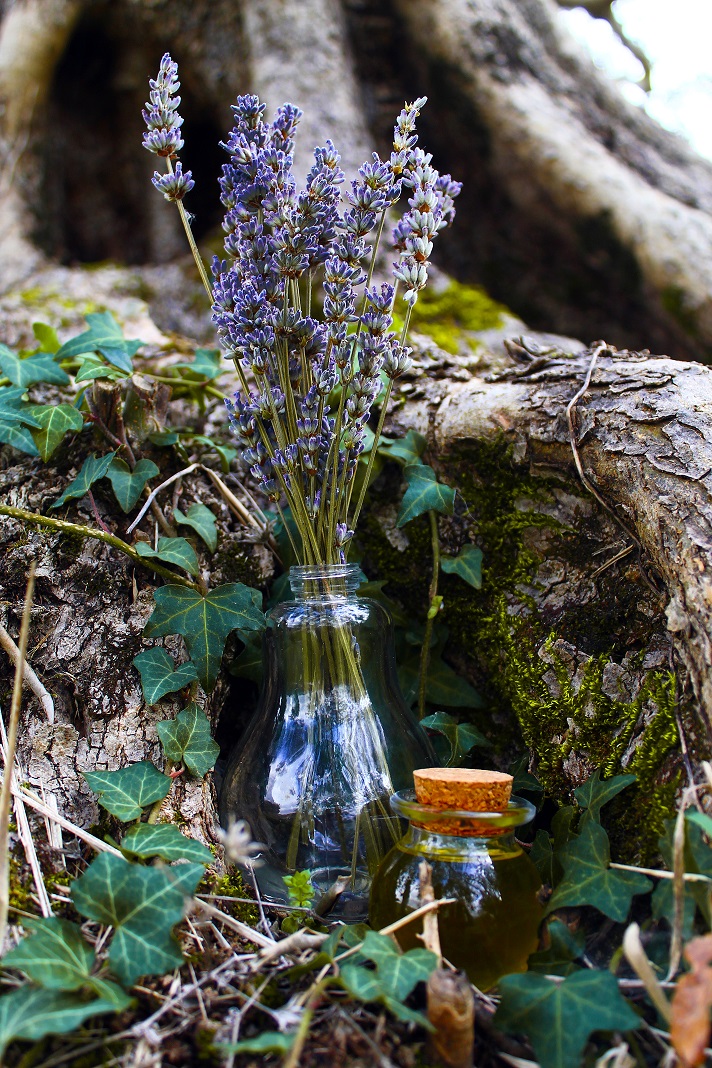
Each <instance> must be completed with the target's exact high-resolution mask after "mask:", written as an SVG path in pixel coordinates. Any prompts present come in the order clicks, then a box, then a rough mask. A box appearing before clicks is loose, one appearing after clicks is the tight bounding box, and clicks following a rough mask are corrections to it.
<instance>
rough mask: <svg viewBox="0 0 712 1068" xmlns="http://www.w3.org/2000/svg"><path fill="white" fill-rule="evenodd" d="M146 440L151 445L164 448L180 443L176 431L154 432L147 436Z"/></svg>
mask: <svg viewBox="0 0 712 1068" xmlns="http://www.w3.org/2000/svg"><path fill="white" fill-rule="evenodd" d="M148 440H149V441H150V442H151V444H152V445H158V446H159V448H165V447H167V446H168V445H177V444H178V442H179V441H180V434H179V433H178V431H177V430H155V431H154V432H153V434H149V435H148Z"/></svg>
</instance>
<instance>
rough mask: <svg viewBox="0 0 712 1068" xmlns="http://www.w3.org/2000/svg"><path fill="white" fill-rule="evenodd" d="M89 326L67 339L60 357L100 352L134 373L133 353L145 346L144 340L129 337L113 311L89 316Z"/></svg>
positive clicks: (58, 357)
mask: <svg viewBox="0 0 712 1068" xmlns="http://www.w3.org/2000/svg"><path fill="white" fill-rule="evenodd" d="M86 321H87V323H88V325H89V329H88V330H85V331H84V333H83V334H79V336H78V337H73V338H72V339H71V340H70V341H67V342H65V344H64V345H62V347H61V349H60V350H59V352H58V353H57V359H59V360H67V359H70V358H73V357H75V356H84V355H86V354H87V353H92V352H99V353H101V355H102V356H103V357H104V359H105V360H107V361H108V362H109V363H110V364H112V365H113V366H114V367H118V368H119V369H120V370H121V371H126V372H127V373H129V374H130V373H131V371H132V364H131V357H132V356H134V355H135V353H136V352H137V351H138V350H139V349H140V348H141V345H142V344H143V342H142V341H138V340H133V341H127V340H126V338H125V337H124V335H123V332H122V330H121V327H120V326H119V324H118V323H117V321H116V319H114V317H113V315H112V314H111V312H95V313H93V314H91V315H87V316H86Z"/></svg>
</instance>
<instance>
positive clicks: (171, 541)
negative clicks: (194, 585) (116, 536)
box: [134, 538, 200, 589]
mask: <svg viewBox="0 0 712 1068" xmlns="http://www.w3.org/2000/svg"><path fill="white" fill-rule="evenodd" d="M134 548H135V550H136V552H137V553H138V554H139V556H149V557H154V556H155V557H157V559H159V560H164V561H165V563H167V564H176V565H177V566H178V567H182V568H183V570H184V571H187V572H188V574H189V575H199V574H200V566H199V564H198V557H197V556H196V554H195V549H194V548H193V546H192V545H191V544H190V542H189V541H186V539H185V538H159V539H158V547H157V548H156V549H152V548H151V546H150V545H148V544H147V543H146V542H145V541H137V542H136V544H135V545H134ZM163 588H164V589H167V588H168V587H165V586H164V587H163Z"/></svg>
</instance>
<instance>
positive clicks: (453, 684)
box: [425, 656, 484, 708]
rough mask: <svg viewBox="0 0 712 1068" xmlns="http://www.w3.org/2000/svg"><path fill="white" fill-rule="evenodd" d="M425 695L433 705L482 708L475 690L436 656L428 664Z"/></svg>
mask: <svg viewBox="0 0 712 1068" xmlns="http://www.w3.org/2000/svg"><path fill="white" fill-rule="evenodd" d="M425 696H426V697H427V699H428V701H431V702H432V703H433V704H434V705H445V706H446V707H447V708H482V707H483V704H484V702H483V701H482V698H481V697H480V695H479V694H478V692H477V690H475V689H473V687H472V686H470V684H469V682H467V680H466V679H463V678H461V676H460V675H458V674H457V672H456V671H453V669H452V668H451V667H450V665H449V664H446V663H445V661H444V660H442V659H441V658H440V657H436V656H433V658H432V659H431V661H430V664H429V666H428V678H427V681H426V685H425Z"/></svg>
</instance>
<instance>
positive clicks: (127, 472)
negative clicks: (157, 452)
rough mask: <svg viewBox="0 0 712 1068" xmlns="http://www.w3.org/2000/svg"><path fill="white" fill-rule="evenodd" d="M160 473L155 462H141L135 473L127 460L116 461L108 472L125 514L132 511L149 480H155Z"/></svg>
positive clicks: (135, 468) (137, 465) (115, 494)
mask: <svg viewBox="0 0 712 1068" xmlns="http://www.w3.org/2000/svg"><path fill="white" fill-rule="evenodd" d="M159 473H160V468H159V467H158V465H157V464H154V462H153V460H139V461H138V463H137V464H136V466H135V467H134V469H133V471H132V470H131V469H130V467H129V465H128V464H127V463H126V461H125V460H119V459H116V460H114V462H113V463H112V465H111V467H110V468H109V470H108V477H109V481H110V482H111V488H112V489H113V491H114V496H115V497H116V500H117V501H118V502H119V506H120V507H121V510H122V511H123V512H130V511H131V509H132V508H133V507H134V505H135V504H136V503H137V501H138V499H139V497H140V496H141V494H142V493H143V488H144V486H145V485H146V483H147V482H148V480H149V478H155V476H156V475H157V474H159Z"/></svg>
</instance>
